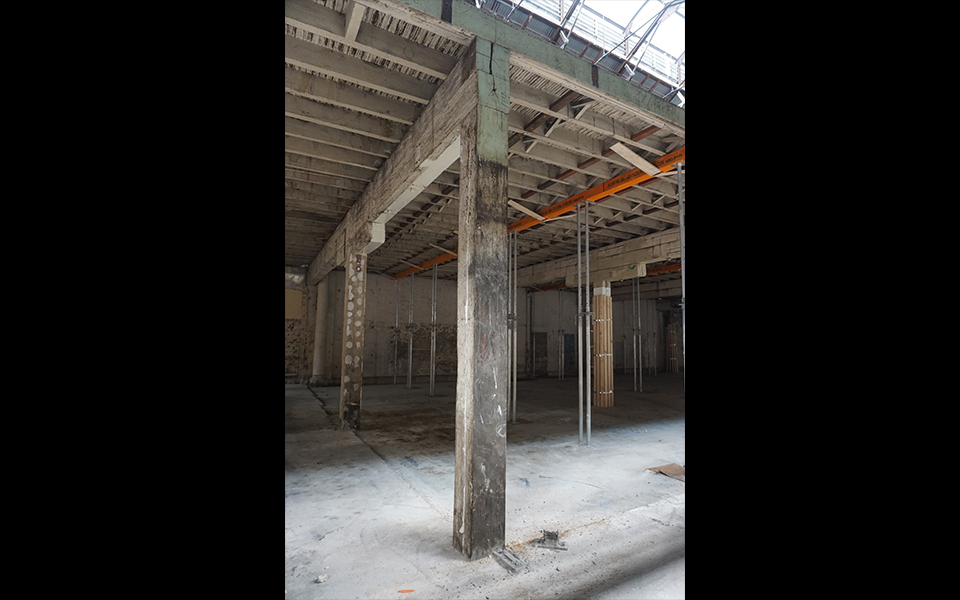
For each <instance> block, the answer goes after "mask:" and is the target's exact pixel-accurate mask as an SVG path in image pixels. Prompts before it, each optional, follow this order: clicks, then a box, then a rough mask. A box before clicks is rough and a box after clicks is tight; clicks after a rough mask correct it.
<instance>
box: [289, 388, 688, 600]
mask: <svg viewBox="0 0 960 600" xmlns="http://www.w3.org/2000/svg"><path fill="white" fill-rule="evenodd" d="M682 377H683V376H682V374H681V373H670V374H660V375H658V376H656V377H651V376H647V377H645V378H644V390H645V391H644V392H643V393H637V392H633V376H632V375H618V376H617V377H616V381H615V388H614V389H615V394H614V398H615V403H616V406H615V407H613V408H603V409H601V408H596V407H594V409H593V418H592V420H593V432H592V436H591V444H590V446H589V447H588V446H581V445H579V444H578V427H577V401H578V400H577V388H576V384H577V378H576V376H574V377H573V378H567V379H566V380H565V381H562V382H561V381H558V380H557V379H556V378H552V379H537V380H530V381H520V382H519V383H518V387H517V397H518V400H517V420H518V422H517V423H516V424H510V425H509V426H508V430H507V475H506V479H507V497H506V504H507V506H506V509H507V515H506V518H507V522H506V545H507V546H508V547H509V548H510V549H511V550H512V551H513V552H514V553H515V554H516V555H517V556H518V557H519V558H520V559H521V560H522V561H523V563H524V567H523V569H522V570H521V571H519V572H517V573H511V572H509V571H507V570H506V569H505V568H504V567H502V566H501V565H500V564H499V563H498V562H497V561H496V560H495V559H494V558H493V557H492V556H488V557H486V558H482V559H479V560H474V561H466V560H465V559H463V558H462V557H461V555H460V554H458V553H457V552H456V551H455V550H454V548H453V545H452V541H451V540H452V533H453V480H454V455H453V446H454V408H455V403H456V388H455V385H456V384H455V383H453V382H450V383H438V384H437V385H436V391H437V396H436V397H433V398H431V397H429V396H427V393H428V390H429V386H428V385H427V384H416V385H414V386H413V389H411V390H408V389H406V385H405V382H404V383H403V384H397V385H379V386H365V387H364V389H363V408H362V413H361V415H362V416H361V427H362V429H361V430H360V431H356V432H352V431H337V429H336V427H335V425H334V423H336V422H337V419H336V411H337V393H338V388H335V387H329V388H320V389H318V390H315V392H316V395H314V393H313V392H311V391H310V390H308V389H307V388H306V386H298V385H285V387H284V400H285V402H284V409H285V430H284V431H285V436H284V446H285V460H284V467H285V480H284V492H285V493H284V498H285V520H284V525H285V528H284V529H285V530H284V534H285V535H284V539H285V552H284V561H285V570H284V588H285V591H286V596H285V597H286V598H288V599H300V598H378V599H379V598H405V599H408V600H412V599H415V598H581V599H582V598H684V596H685V583H684V563H685V543H684V515H685V497H684V492H685V489H684V488H685V485H686V484H685V483H684V482H682V481H678V480H676V479H673V478H670V477H667V476H665V475H662V474H659V473H655V472H652V471H649V470H648V469H649V468H652V467H657V466H661V465H666V464H669V463H677V464H680V465H683V464H685V440H684V431H685V417H684V414H685V406H684V398H683V378H682ZM544 529H547V530H551V531H553V530H559V532H560V539H561V540H563V541H565V542H567V545H568V548H569V549H568V550H566V551H555V550H546V549H541V548H536V547H534V546H533V544H532V542H533V540H534V539H535V538H538V537H540V536H541V535H542V530H544ZM318 577H319V578H321V579H323V578H325V580H324V581H323V582H322V583H317V579H318ZM399 590H413V591H412V592H405V593H401V592H400V591H399Z"/></svg>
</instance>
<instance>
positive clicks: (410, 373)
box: [407, 275, 413, 390]
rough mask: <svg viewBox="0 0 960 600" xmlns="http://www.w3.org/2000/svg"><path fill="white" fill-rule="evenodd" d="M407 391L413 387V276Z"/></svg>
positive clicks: (411, 283) (408, 333)
mask: <svg viewBox="0 0 960 600" xmlns="http://www.w3.org/2000/svg"><path fill="white" fill-rule="evenodd" d="M407 337H409V338H410V341H409V343H408V345H407V389H408V390H409V389H411V388H412V387H413V275H410V320H409V321H407Z"/></svg>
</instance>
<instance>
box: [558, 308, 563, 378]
mask: <svg viewBox="0 0 960 600" xmlns="http://www.w3.org/2000/svg"><path fill="white" fill-rule="evenodd" d="M557 322H558V323H559V324H560V329H559V330H558V331H557V341H558V342H559V343H560V351H559V352H557V357H558V359H559V363H560V364H559V365H558V366H557V371H559V373H560V377H559V379H560V381H563V292H562V291H561V290H560V289H558V290H557Z"/></svg>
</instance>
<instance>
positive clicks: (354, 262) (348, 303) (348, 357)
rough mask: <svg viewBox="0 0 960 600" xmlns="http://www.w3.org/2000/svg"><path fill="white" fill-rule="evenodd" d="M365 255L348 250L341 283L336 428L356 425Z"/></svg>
mask: <svg viewBox="0 0 960 600" xmlns="http://www.w3.org/2000/svg"><path fill="white" fill-rule="evenodd" d="M366 278H367V255H366V254H350V255H348V256H347V260H346V276H345V277H344V282H343V283H344V285H343V347H342V352H341V353H340V357H341V360H342V361H343V364H342V365H341V367H340V429H344V428H347V427H349V428H350V429H359V428H360V396H361V393H362V392H363V330H364V327H363V314H364V312H366V302H364V299H365V298H366V295H367V294H366Z"/></svg>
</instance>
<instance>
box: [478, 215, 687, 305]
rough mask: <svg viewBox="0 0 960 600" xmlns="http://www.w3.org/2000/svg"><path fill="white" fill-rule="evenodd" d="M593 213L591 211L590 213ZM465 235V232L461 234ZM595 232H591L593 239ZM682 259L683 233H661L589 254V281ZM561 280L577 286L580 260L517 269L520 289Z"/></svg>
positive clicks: (573, 258) (621, 276)
mask: <svg viewBox="0 0 960 600" xmlns="http://www.w3.org/2000/svg"><path fill="white" fill-rule="evenodd" d="M591 210H592V209H591ZM461 231H462V230H461ZM592 237H593V232H591V238H592ZM679 257H680V230H679V229H677V228H672V229H668V230H666V231H659V232H657V233H652V234H650V235H646V236H643V237H638V238H634V239H631V240H627V241H624V242H620V243H617V244H611V245H609V246H604V247H603V248H599V249H592V250H591V251H590V281H601V280H603V279H606V280H608V281H621V280H623V279H630V278H631V277H634V276H635V275H636V273H637V271H636V270H635V269H631V266H632V265H637V264H647V263H652V262H658V261H661V260H667V259H668V258H679ZM558 279H563V280H565V281H566V283H567V285H576V284H577V257H576V256H568V257H565V258H560V259H557V260H552V261H549V262H544V263H540V264H538V265H531V266H529V267H524V268H522V269H518V271H517V281H518V284H519V285H520V286H521V287H530V286H541V285H546V284H549V283H551V282H553V281H556V280H558Z"/></svg>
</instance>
